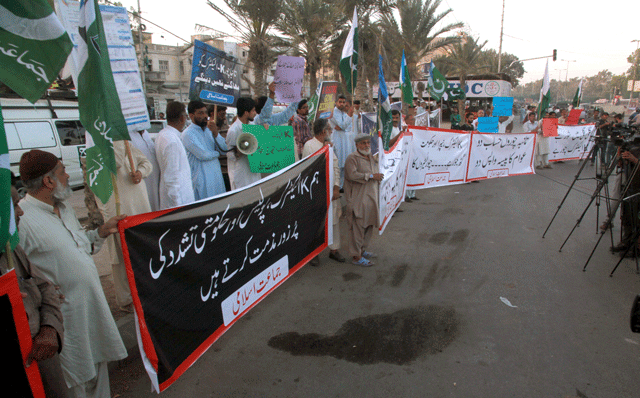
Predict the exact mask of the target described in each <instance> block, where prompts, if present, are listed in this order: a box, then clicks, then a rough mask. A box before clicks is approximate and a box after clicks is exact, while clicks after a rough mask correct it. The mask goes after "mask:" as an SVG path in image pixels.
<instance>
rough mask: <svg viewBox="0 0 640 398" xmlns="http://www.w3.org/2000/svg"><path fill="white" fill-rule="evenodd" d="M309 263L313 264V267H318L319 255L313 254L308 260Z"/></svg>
mask: <svg viewBox="0 0 640 398" xmlns="http://www.w3.org/2000/svg"><path fill="white" fill-rule="evenodd" d="M309 265H311V266H313V267H319V266H320V257H318V256H315V257H314V258H312V259H311V260H310V261H309Z"/></svg>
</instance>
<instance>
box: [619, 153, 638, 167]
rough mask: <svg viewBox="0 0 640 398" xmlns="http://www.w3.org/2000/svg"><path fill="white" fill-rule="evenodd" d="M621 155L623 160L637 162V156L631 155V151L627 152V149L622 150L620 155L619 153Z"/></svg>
mask: <svg viewBox="0 0 640 398" xmlns="http://www.w3.org/2000/svg"><path fill="white" fill-rule="evenodd" d="M621 156H622V159H624V160H628V161H630V162H631V163H633V164H635V163H638V158H637V157H635V156H633V155H632V154H631V152H629V151H624V152H622V155H621Z"/></svg>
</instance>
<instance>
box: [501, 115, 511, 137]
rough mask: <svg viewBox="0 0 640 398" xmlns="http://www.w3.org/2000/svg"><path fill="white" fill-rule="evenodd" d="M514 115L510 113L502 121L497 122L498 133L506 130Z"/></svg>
mask: <svg viewBox="0 0 640 398" xmlns="http://www.w3.org/2000/svg"><path fill="white" fill-rule="evenodd" d="M513 118H514V116H513V115H511V116H509V117H508V118H507V120H505V121H504V122H498V134H505V133H506V132H507V126H508V125H509V123H511V122H513Z"/></svg>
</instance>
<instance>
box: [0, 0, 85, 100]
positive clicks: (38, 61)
mask: <svg viewBox="0 0 640 398" xmlns="http://www.w3.org/2000/svg"><path fill="white" fill-rule="evenodd" d="M72 48H73V44H72V43H71V39H70V38H69V35H68V34H67V31H66V30H65V29H64V27H63V26H62V24H61V23H60V20H59V19H58V17H57V16H56V14H55V13H54V12H53V9H52V8H51V6H50V5H49V3H48V2H47V0H0V81H2V82H3V83H4V84H6V85H7V86H9V87H11V89H12V90H13V91H15V92H16V93H18V95H20V96H21V97H23V98H26V99H27V100H29V101H30V102H31V103H35V102H36V101H37V100H38V99H39V98H40V97H41V96H42V93H43V92H44V91H45V90H46V89H47V88H48V87H49V86H51V83H53V82H54V81H55V80H56V77H57V76H58V72H60V70H61V69H62V67H64V64H65V62H66V61H67V57H68V56H69V53H70V52H71V49H72Z"/></svg>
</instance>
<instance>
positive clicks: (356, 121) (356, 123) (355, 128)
mask: <svg viewBox="0 0 640 398" xmlns="http://www.w3.org/2000/svg"><path fill="white" fill-rule="evenodd" d="M352 113H353V116H352V119H353V120H352V122H351V126H352V129H351V131H352V134H353V136H354V137H355V136H356V135H358V134H359V133H362V126H361V124H362V119H361V118H362V111H360V100H353V112H352Z"/></svg>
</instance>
